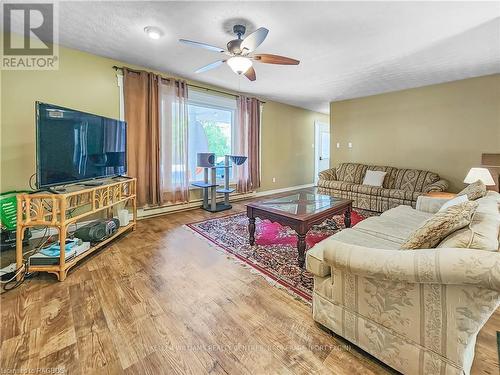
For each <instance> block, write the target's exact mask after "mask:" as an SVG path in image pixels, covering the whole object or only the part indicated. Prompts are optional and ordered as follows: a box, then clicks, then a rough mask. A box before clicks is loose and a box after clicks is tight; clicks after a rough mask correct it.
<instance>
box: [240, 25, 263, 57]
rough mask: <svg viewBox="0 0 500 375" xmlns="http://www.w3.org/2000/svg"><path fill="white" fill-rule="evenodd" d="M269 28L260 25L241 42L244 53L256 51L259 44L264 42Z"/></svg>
mask: <svg viewBox="0 0 500 375" xmlns="http://www.w3.org/2000/svg"><path fill="white" fill-rule="evenodd" d="M268 33H269V30H268V29H266V28H265V27H259V28H258V29H257V30H255V31H254V32H253V33H251V34H250V35H249V36H247V37H246V38H245V39H243V42H241V46H240V49H241V50H242V51H243V53H250V52H252V51H254V50H255V49H256V48H257V47H258V46H260V45H261V44H262V42H263V41H264V39H266V37H267V34H268Z"/></svg>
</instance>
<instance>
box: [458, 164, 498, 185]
mask: <svg viewBox="0 0 500 375" xmlns="http://www.w3.org/2000/svg"><path fill="white" fill-rule="evenodd" d="M478 180H481V181H482V182H483V183H484V184H485V185H486V186H492V185H495V181H493V177H492V176H491V173H490V171H489V170H488V169H486V168H471V169H470V171H469V173H467V176H465V179H464V182H465V183H466V184H473V183H474V182H476V181H478Z"/></svg>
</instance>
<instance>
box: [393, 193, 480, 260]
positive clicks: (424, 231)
mask: <svg viewBox="0 0 500 375" xmlns="http://www.w3.org/2000/svg"><path fill="white" fill-rule="evenodd" d="M477 206H478V203H477V202H470V201H469V202H464V203H459V204H456V205H454V206H451V207H449V208H448V209H446V210H445V211H443V212H437V213H436V214H434V215H433V216H432V217H431V218H429V219H427V220H426V221H425V222H424V223H423V224H422V225H421V226H420V227H419V228H417V229H416V230H415V231H414V232H413V233H412V234H411V235H410V237H408V238H407V239H406V241H405V243H403V244H402V245H401V249H404V250H410V249H431V248H434V247H436V246H437V245H438V244H439V243H440V242H441V241H442V240H443V239H444V238H446V237H447V236H448V235H449V234H450V233H453V232H455V231H456V230H459V229H461V228H463V227H465V226H467V225H469V224H470V222H471V220H472V215H473V214H474V211H475V210H476V208H477Z"/></svg>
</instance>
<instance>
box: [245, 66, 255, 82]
mask: <svg viewBox="0 0 500 375" xmlns="http://www.w3.org/2000/svg"><path fill="white" fill-rule="evenodd" d="M243 75H244V76H245V77H247V78H248V79H249V80H250V81H255V80H256V79H257V76H256V75H255V69H254V68H253V66H251V67H250V68H248V70H247V71H246V72H245V73H243Z"/></svg>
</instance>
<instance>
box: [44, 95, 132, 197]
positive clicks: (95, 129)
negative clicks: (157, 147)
mask: <svg viewBox="0 0 500 375" xmlns="http://www.w3.org/2000/svg"><path fill="white" fill-rule="evenodd" d="M35 105H36V140H37V148H36V156H37V186H38V188H39V189H40V188H44V187H49V186H56V185H66V184H73V183H78V182H83V181H89V180H92V179H97V178H104V177H112V176H118V175H123V174H125V173H126V172H127V124H126V122H124V121H119V120H115V119H111V118H107V117H103V116H97V115H93V114H90V113H85V112H81V111H77V110H74V109H69V108H64V107H59V106H56V105H52V104H46V103H41V102H36V104H35Z"/></svg>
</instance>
